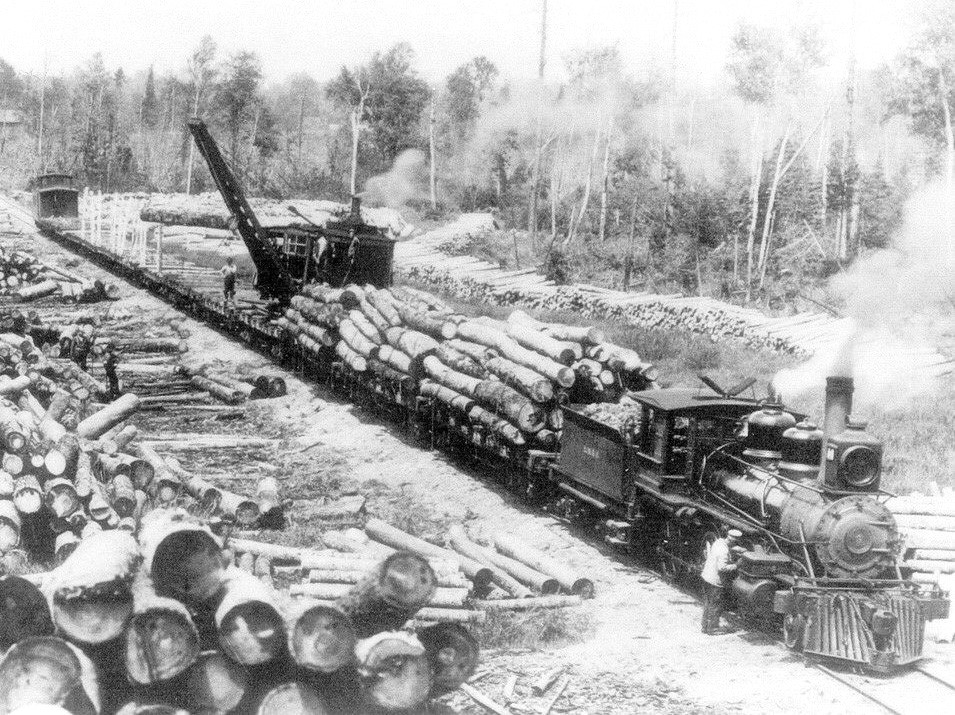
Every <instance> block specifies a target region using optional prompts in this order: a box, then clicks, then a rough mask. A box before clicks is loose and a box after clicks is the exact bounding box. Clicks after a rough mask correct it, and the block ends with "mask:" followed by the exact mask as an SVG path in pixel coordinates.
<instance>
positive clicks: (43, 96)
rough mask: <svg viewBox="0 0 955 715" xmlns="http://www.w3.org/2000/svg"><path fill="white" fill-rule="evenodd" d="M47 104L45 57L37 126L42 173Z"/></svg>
mask: <svg viewBox="0 0 955 715" xmlns="http://www.w3.org/2000/svg"><path fill="white" fill-rule="evenodd" d="M45 106H46V57H45V56H44V58H43V79H42V80H40V122H39V126H38V127H37V137H36V155H37V161H38V162H39V165H40V173H41V174H43V173H44V169H45V164H44V161H43V115H44V108H45Z"/></svg>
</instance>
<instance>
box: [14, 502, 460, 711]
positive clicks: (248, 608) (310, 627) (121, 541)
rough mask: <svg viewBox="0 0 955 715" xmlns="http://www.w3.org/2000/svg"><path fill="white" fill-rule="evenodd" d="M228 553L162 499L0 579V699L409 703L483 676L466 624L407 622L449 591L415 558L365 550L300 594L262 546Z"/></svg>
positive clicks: (236, 705)
mask: <svg viewBox="0 0 955 715" xmlns="http://www.w3.org/2000/svg"><path fill="white" fill-rule="evenodd" d="M241 546H242V543H241V542H238V541H237V542H235V543H233V544H232V545H231V548H234V549H238V548H239V547H241ZM248 553H249V552H245V553H244V554H242V555H241V556H240V557H239V561H240V562H243V561H248V559H245V558H244V556H245V554H248ZM231 559H232V551H229V550H223V548H222V542H221V540H220V538H219V537H218V536H217V535H216V534H215V533H214V532H213V531H211V530H210V529H209V528H207V526H206V525H204V524H203V523H201V522H200V521H198V520H195V519H193V518H191V517H189V516H188V515H187V514H186V513H185V512H183V511H181V510H177V509H163V510H156V511H153V512H151V513H150V514H149V515H148V516H147V517H145V518H144V519H143V521H142V524H141V528H140V529H139V532H138V538H136V537H134V536H133V535H132V534H129V533H126V532H121V531H112V532H99V533H97V534H93V535H91V536H89V537H87V538H85V539H84V540H83V541H82V542H81V543H80V544H79V546H77V547H76V549H75V551H73V553H72V554H71V555H70V556H69V557H68V558H67V559H66V560H65V561H64V562H63V564H62V565H60V566H59V567H58V568H57V569H56V570H54V571H53V572H51V573H48V574H44V575H43V576H30V577H16V576H8V577H6V578H4V579H2V580H0V592H2V594H3V596H4V598H3V599H0V609H2V610H3V613H2V615H3V621H2V623H3V628H2V629H0V638H2V642H0V648H4V649H6V648H9V650H8V651H7V653H6V655H5V657H4V658H3V661H2V662H0V710H2V711H3V712H10V711H12V710H15V709H16V708H17V707H20V706H23V705H26V704H41V703H48V704H54V705H58V706H60V707H62V708H64V709H68V710H69V711H70V712H84V713H87V712H89V713H93V712H101V711H102V712H116V711H117V710H118V711H120V712H130V713H133V712H143V711H144V710H143V709H142V708H144V707H147V706H151V708H152V709H150V710H149V711H150V712H154V711H162V712H172V711H174V708H183V709H185V710H187V711H188V712H231V711H241V712H258V713H263V714H265V713H268V714H272V713H275V714H276V715H278V714H279V713H282V714H284V713H326V712H342V713H345V712H348V713H353V712H370V711H375V712H381V711H386V712H388V711H390V712H395V711H401V712H408V711H412V710H416V709H418V708H420V707H421V706H422V705H423V704H424V703H425V702H426V701H427V700H428V699H429V698H432V697H436V696H439V695H442V694H444V693H447V692H449V691H451V690H453V689H455V688H457V687H458V686H460V685H461V684H462V683H463V682H465V681H466V680H467V679H468V678H469V677H470V676H471V675H473V673H474V671H475V668H476V665H477V660H478V646H477V642H476V641H475V639H474V637H473V636H472V635H471V634H470V633H469V632H468V631H467V630H466V629H465V628H464V627H463V626H462V625H460V624H457V623H434V624H432V625H428V626H425V625H420V624H419V625H416V626H415V627H414V628H413V629H410V628H406V625H407V624H408V622H409V620H411V619H413V618H417V616H418V615H419V614H421V613H422V610H425V611H427V610H429V609H427V608H426V605H427V604H428V603H429V602H430V601H432V600H433V599H434V598H435V597H436V595H437V594H440V593H442V592H443V591H447V590H449V589H448V587H445V586H442V585H441V584H442V583H444V582H446V577H445V576H442V575H440V574H439V573H436V571H435V569H434V568H433V567H432V565H431V563H429V561H428V560H426V559H424V558H422V557H421V556H418V555H416V554H414V553H411V552H407V551H395V552H394V553H390V554H388V555H387V556H385V557H382V558H378V559H374V560H369V561H368V563H367V564H364V565H363V567H362V574H361V576H360V578H358V579H357V580H356V581H355V582H349V583H345V584H343V588H341V589H339V590H338V591H337V592H336V595H335V598H334V599H331V600H330V599H313V598H309V597H300V598H296V599H294V600H292V599H290V598H289V597H288V596H287V595H285V596H283V595H282V594H280V593H279V592H277V591H276V590H275V589H274V588H273V586H272V584H271V582H270V580H269V579H268V578H267V577H265V575H264V574H265V573H267V568H266V567H265V566H263V565H262V563H261V562H262V561H263V559H262V558H261V557H260V558H259V559H258V560H257V561H253V562H252V565H251V567H249V566H245V565H243V566H242V567H237V566H235V565H232V564H231ZM257 574H258V575H257ZM35 584H38V585H39V589H38V588H37V585H35ZM38 668H44V671H43V672H44V676H45V677H44V678H33V677H31V673H33V672H34V671H35V670H36V669H38ZM159 706H163V707H165V708H166V709H162V710H160V708H159ZM64 711H65V710H64Z"/></svg>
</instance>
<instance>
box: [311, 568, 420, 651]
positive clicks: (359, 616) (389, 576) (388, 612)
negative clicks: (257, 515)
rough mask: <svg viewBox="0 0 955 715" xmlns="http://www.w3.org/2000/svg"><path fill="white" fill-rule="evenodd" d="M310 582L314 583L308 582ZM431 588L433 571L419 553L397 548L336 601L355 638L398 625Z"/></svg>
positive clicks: (418, 605)
mask: <svg viewBox="0 0 955 715" xmlns="http://www.w3.org/2000/svg"><path fill="white" fill-rule="evenodd" d="M312 585H314V584H312ZM434 591H435V574H434V570H433V569H432V568H431V566H430V565H429V564H428V562H427V561H426V560H425V559H424V558H423V557H422V556H420V555H418V554H415V553H411V552H409V551H398V552H397V553H394V554H392V555H391V556H389V557H388V558H386V559H385V560H384V561H382V562H381V563H380V564H379V565H378V567H377V568H376V569H374V570H373V571H371V572H369V573H368V575H367V577H366V578H364V579H362V580H361V581H360V582H359V583H357V584H355V585H354V586H352V587H351V588H349V589H348V592H347V594H345V595H344V596H342V597H340V599H339V605H340V606H341V608H342V610H343V611H344V612H345V614H346V615H347V616H348V617H349V619H350V620H351V622H352V625H353V627H354V629H355V634H356V636H357V637H358V638H367V637H368V636H370V635H372V634H374V633H378V632H380V631H384V630H393V629H396V628H401V627H402V626H403V625H404V624H405V623H406V622H407V621H408V620H409V619H410V618H411V617H412V616H413V615H414V614H415V612H417V611H418V610H419V609H420V608H422V607H423V606H424V605H425V604H426V603H428V601H429V600H430V599H431V597H432V596H433V595H434Z"/></svg>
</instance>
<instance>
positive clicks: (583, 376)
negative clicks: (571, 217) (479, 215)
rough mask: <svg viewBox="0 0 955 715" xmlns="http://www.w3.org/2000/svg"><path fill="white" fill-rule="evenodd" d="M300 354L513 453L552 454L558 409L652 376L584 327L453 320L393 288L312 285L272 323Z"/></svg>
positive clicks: (526, 320) (640, 385) (613, 394)
mask: <svg viewBox="0 0 955 715" xmlns="http://www.w3.org/2000/svg"><path fill="white" fill-rule="evenodd" d="M278 325H279V326H280V327H282V328H283V329H284V330H285V331H286V334H287V336H288V337H289V339H290V340H294V341H295V342H296V344H297V345H298V346H299V348H300V350H301V351H302V352H303V353H304V354H306V355H316V356H317V355H319V354H322V353H326V354H327V353H332V352H333V353H334V354H335V355H337V359H338V361H339V362H340V363H341V364H342V365H343V366H345V368H346V369H347V370H349V371H351V372H353V373H373V374H374V375H375V376H376V377H378V378H381V381H382V382H388V383H390V384H391V385H397V386H398V389H397V390H393V391H392V394H393V396H394V397H395V399H401V400H404V401H405V402H406V404H410V401H411V400H412V399H413V398H414V397H415V396H420V397H425V398H429V399H430V400H432V401H434V402H436V403H439V404H441V405H442V406H444V407H445V408H447V409H449V410H453V411H454V412H455V413H457V414H459V415H460V417H461V419H462V420H463V421H464V422H466V423H468V424H469V425H470V426H472V427H477V428H478V431H480V432H482V433H485V434H488V435H492V436H493V438H494V439H495V440H498V441H501V442H504V443H506V444H508V445H511V446H525V445H526V446H534V447H539V448H544V449H553V448H554V447H555V446H556V444H557V442H558V439H559V435H560V430H561V428H562V419H563V418H562V412H561V410H560V405H563V404H568V403H592V402H613V401H615V400H617V399H619V397H620V396H621V395H622V394H624V393H625V391H626V390H628V389H645V388H647V387H650V386H652V385H653V384H654V383H655V380H656V371H655V369H654V368H653V367H652V366H651V365H650V364H648V363H646V362H645V361H643V360H642V359H641V358H640V356H639V355H638V354H637V353H636V352H634V351H633V350H629V349H627V348H623V347H621V346H618V345H614V344H611V343H608V342H606V340H605V339H604V336H603V334H602V333H601V332H600V331H599V330H597V329H595V328H588V327H578V326H570V325H562V324H552V323H541V322H538V321H536V320H534V319H533V318H531V317H530V316H529V315H527V314H526V313H524V312H523V311H514V312H513V313H511V315H510V316H509V317H508V319H507V321H497V320H492V319H490V318H469V317H467V316H463V315H459V314H455V313H454V312H452V311H451V310H449V309H448V308H447V307H446V306H445V305H444V304H443V303H442V302H441V301H440V300H439V299H437V298H435V297H434V296H432V295H430V294H428V293H426V292H423V291H415V290H411V289H409V288H404V287H398V288H391V289H389V290H378V289H374V288H371V287H365V288H362V287H359V286H347V287H345V288H341V289H333V288H329V287H327V286H324V285H309V286H306V288H305V289H304V290H303V292H302V294H300V295H297V296H295V297H294V298H293V299H292V303H291V306H290V308H289V309H288V310H287V311H286V313H285V315H284V316H283V317H282V318H281V319H280V320H279V321H278Z"/></svg>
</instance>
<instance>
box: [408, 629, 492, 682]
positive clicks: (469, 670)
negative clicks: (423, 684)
mask: <svg viewBox="0 0 955 715" xmlns="http://www.w3.org/2000/svg"><path fill="white" fill-rule="evenodd" d="M417 636H418V640H419V641H421V645H423V646H424V649H425V651H426V652H427V654H428V661H429V662H430V663H431V673H432V685H431V695H432V697H434V696H438V695H441V694H443V693H447V692H451V691H452V690H455V689H457V688H458V687H460V686H461V684H462V683H466V682H467V680H468V678H470V677H471V676H472V675H474V671H475V670H477V664H478V655H479V648H478V643H477V640H475V638H474V636H472V635H471V634H470V633H469V632H468V631H467V630H466V629H465V628H463V627H462V626H461V625H460V624H457V623H438V624H435V625H433V626H428V627H427V628H422V629H421V630H419V631H418V632H417Z"/></svg>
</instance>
